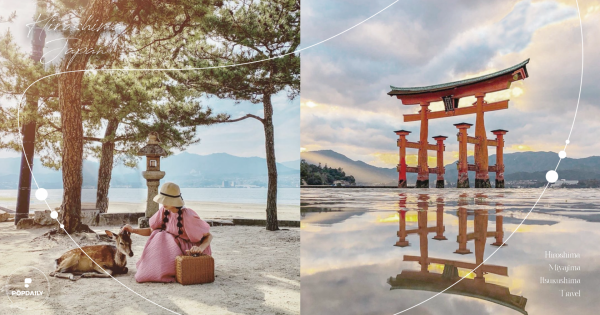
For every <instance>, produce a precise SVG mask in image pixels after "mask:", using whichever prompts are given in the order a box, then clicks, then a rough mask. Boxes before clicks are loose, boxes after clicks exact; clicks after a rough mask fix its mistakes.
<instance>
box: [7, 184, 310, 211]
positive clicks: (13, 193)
mask: <svg viewBox="0 0 600 315" xmlns="http://www.w3.org/2000/svg"><path fill="white" fill-rule="evenodd" d="M62 194H63V190H62V189H48V198H47V199H46V200H47V201H48V203H51V204H56V203H58V204H60V201H61V200H62ZM181 194H182V196H183V197H184V199H185V200H186V201H207V202H224V203H251V204H266V203H267V189H266V188H182V189H181ZM146 195H147V190H146V189H143V188H111V189H110V190H109V193H108V198H109V200H110V201H114V202H130V203H143V202H145V201H146ZM81 201H82V202H90V203H94V202H96V189H82V191H81ZM16 202H17V190H0V206H2V207H5V208H8V209H13V210H14V209H15V208H16ZM277 202H278V203H279V204H284V205H299V204H300V189H299V188H278V189H277ZM31 204H34V205H37V204H44V201H40V200H37V199H36V198H35V189H33V190H32V193H31Z"/></svg>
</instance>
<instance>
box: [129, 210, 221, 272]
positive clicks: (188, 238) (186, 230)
mask: <svg viewBox="0 0 600 315" xmlns="http://www.w3.org/2000/svg"><path fill="white" fill-rule="evenodd" d="M164 211H165V209H164V208H163V207H160V209H159V210H158V211H157V212H156V213H155V214H154V215H153V216H152V218H150V228H152V234H151V235H150V238H149V239H148V241H147V242H146V246H145V247H144V251H143V252H142V257H140V259H139V260H138V262H137V263H136V267H137V272H136V273H135V280H136V281H137V282H175V258H176V257H177V256H179V255H182V250H183V252H185V251H186V250H188V249H190V248H192V246H197V245H199V244H200V240H201V239H202V237H203V235H204V234H205V233H208V231H209V229H210V225H208V223H206V222H204V221H203V220H202V219H200V217H199V216H198V214H196V212H194V210H192V209H189V208H183V209H182V211H183V212H182V217H183V228H182V230H183V234H181V235H180V236H179V237H176V236H177V235H178V231H179V229H178V227H177V216H178V215H179V214H177V213H173V212H170V211H169V215H168V218H169V222H167V223H166V230H164V231H163V230H161V228H162V224H163V217H164V214H163V213H164ZM180 248H181V249H180ZM203 254H207V255H210V254H211V250H210V246H208V247H207V248H206V249H205V250H204V252H203Z"/></svg>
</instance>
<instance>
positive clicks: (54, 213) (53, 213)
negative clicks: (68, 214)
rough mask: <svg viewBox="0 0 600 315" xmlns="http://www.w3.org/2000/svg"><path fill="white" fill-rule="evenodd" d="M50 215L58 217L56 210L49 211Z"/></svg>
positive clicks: (53, 217)
mask: <svg viewBox="0 0 600 315" xmlns="http://www.w3.org/2000/svg"><path fill="white" fill-rule="evenodd" d="M50 217H51V218H52V219H56V218H58V212H56V211H52V212H50Z"/></svg>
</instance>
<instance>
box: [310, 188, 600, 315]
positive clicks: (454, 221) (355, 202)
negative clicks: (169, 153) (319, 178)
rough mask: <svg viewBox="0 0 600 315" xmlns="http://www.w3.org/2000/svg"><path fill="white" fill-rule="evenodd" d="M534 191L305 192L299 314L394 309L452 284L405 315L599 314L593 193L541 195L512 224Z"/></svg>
mask: <svg viewBox="0 0 600 315" xmlns="http://www.w3.org/2000/svg"><path fill="white" fill-rule="evenodd" d="M541 193H542V189H501V190H500V189H477V190H475V189H423V190H417V189H302V191H301V213H302V226H301V237H302V248H301V275H302V288H301V291H302V313H306V314H394V313H397V312H400V311H403V310H406V309H407V308H410V307H412V306H414V305H416V304H419V303H421V302H423V301H425V300H427V299H428V298H430V297H432V296H434V295H436V294H438V293H439V292H441V291H442V290H445V289H447V288H448V287H450V286H452V287H451V288H449V289H447V290H446V291H445V292H444V293H442V294H439V295H438V296H436V297H435V298H433V299H431V300H429V301H427V302H425V303H423V304H421V305H419V306H417V307H415V308H412V309H410V310H408V311H406V312H405V313H403V314H444V315H447V314H477V315H483V314H494V315H495V314H566V313H571V314H597V310H598V309H599V308H600V299H598V298H597V296H598V294H597V289H596V287H597V286H598V284H600V246H599V245H598V241H599V240H600V223H599V222H600V203H599V201H600V190H595V189H578V190H575V189H569V190H567V189H547V190H546V192H545V194H544V196H543V197H542V198H541V199H540V201H539V203H538V204H537V206H536V207H535V208H534V210H533V211H532V212H531V214H530V215H529V216H528V217H527V219H526V220H525V221H524V222H523V223H522V225H521V226H520V227H519V224H520V223H521V222H522V221H523V219H524V218H525V217H526V215H527V213H528V212H529V210H530V209H531V208H532V207H533V205H534V204H535V202H536V201H537V199H538V197H539V196H540V194H541ZM517 227H518V229H517ZM515 230H516V232H515V233H514V234H513V231H515ZM511 234H512V235H511ZM504 242H506V243H505V244H504V245H503V246H500V245H502V244H503V243H504ZM478 266H479V267H478ZM477 267H478V268H477ZM475 268H476V270H475V271H473V272H471V271H472V270H473V269H475ZM465 275H467V276H466V277H465V279H463V280H460V279H461V278H462V277H463V276H465ZM459 280H460V281H459ZM552 282H557V283H552ZM569 295H572V296H569Z"/></svg>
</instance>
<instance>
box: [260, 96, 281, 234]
mask: <svg viewBox="0 0 600 315" xmlns="http://www.w3.org/2000/svg"><path fill="white" fill-rule="evenodd" d="M263 105H264V111H265V117H264V121H263V125H264V128H265V149H266V153H267V170H268V174H269V184H268V191H267V230H269V231H276V230H279V222H278V221H277V163H276V161H275V130H274V128H273V105H272V104H271V95H270V94H265V95H264V96H263Z"/></svg>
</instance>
